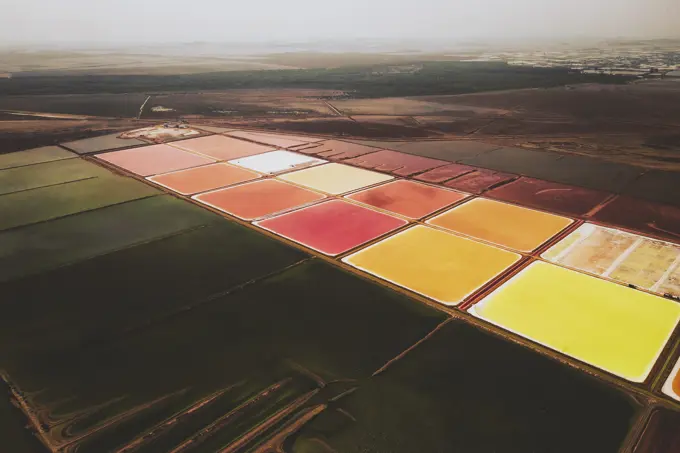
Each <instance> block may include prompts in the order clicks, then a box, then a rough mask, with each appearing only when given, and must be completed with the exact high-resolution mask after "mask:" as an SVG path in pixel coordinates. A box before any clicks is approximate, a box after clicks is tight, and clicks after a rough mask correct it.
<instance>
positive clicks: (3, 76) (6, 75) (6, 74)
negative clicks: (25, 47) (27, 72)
mask: <svg viewBox="0 0 680 453" xmlns="http://www.w3.org/2000/svg"><path fill="white" fill-rule="evenodd" d="M11 78H12V73H11V72H0V79H11Z"/></svg>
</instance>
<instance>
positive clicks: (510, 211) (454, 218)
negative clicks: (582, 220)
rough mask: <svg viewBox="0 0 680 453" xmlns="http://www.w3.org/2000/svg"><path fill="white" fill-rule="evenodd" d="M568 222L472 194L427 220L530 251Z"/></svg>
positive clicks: (476, 236) (490, 240)
mask: <svg viewBox="0 0 680 453" xmlns="http://www.w3.org/2000/svg"><path fill="white" fill-rule="evenodd" d="M571 222H572V220H571V219H568V218H566V217H560V216H558V215H554V214H548V213H545V212H540V211H535V210H533V209H527V208H522V207H519V206H514V205H511V204H507V203H501V202H499V201H494V200H488V199H485V198H475V199H474V200H470V201H468V202H467V203H463V204H461V205H459V206H457V207H455V208H453V209H451V210H449V211H446V212H445V213H443V214H441V215H439V216H437V217H435V218H433V219H431V220H429V221H428V222H427V223H429V224H432V225H437V226H439V227H442V228H446V229H447V230H451V231H455V232H458V233H462V234H465V235H467V236H471V237H474V238H478V239H482V240H484V241H488V242H491V243H494V244H498V245H502V246H505V247H508V248H511V249H514V250H519V251H520V252H531V251H533V250H534V249H536V248H537V247H539V246H540V245H541V244H543V243H544V242H545V241H547V240H548V239H550V238H551V237H553V236H554V235H556V234H557V233H559V232H560V231H562V230H563V229H564V228H566V227H567V226H569V224H570V223H571Z"/></svg>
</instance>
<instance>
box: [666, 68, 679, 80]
mask: <svg viewBox="0 0 680 453" xmlns="http://www.w3.org/2000/svg"><path fill="white" fill-rule="evenodd" d="M666 77H670V78H673V79H678V78H680V70H677V71H671V72H667V73H666Z"/></svg>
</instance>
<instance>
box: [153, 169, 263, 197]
mask: <svg viewBox="0 0 680 453" xmlns="http://www.w3.org/2000/svg"><path fill="white" fill-rule="evenodd" d="M259 177H260V175H259V174H258V173H256V172H254V171H250V170H245V169H243V168H238V167H234V166H231V165H229V164H215V165H206V166H203V167H197V168H191V169H189V170H181V171H176V172H173V173H166V174H164V175H158V176H152V177H150V178H147V179H148V180H149V181H152V182H155V183H156V184H159V185H161V186H163V187H167V188H168V189H170V190H174V191H175V192H178V193H181V194H182V195H193V194H195V193H199V192H206V191H208V190H213V189H219V188H220V187H226V186H233V185H234V184H239V183H242V182H246V181H251V180H253V179H257V178H259Z"/></svg>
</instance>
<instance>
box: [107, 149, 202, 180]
mask: <svg viewBox="0 0 680 453" xmlns="http://www.w3.org/2000/svg"><path fill="white" fill-rule="evenodd" d="M96 157H97V159H101V160H103V161H106V162H109V163H110V164H113V165H115V166H117V167H120V168H123V169H125V170H128V171H130V172H132V173H135V174H138V175H140V176H151V175H157V174H160V173H169V172H171V171H177V170H184V169H185V168H192V167H198V166H200V165H206V164H209V163H212V162H215V160H214V159H210V158H208V157H205V156H199V155H197V154H192V153H188V152H186V151H182V150H179V149H177V148H173V147H172V146H168V145H152V146H144V147H142V148H132V149H125V150H123V151H113V152H109V153H103V154H98V155H97V156H96Z"/></svg>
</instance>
